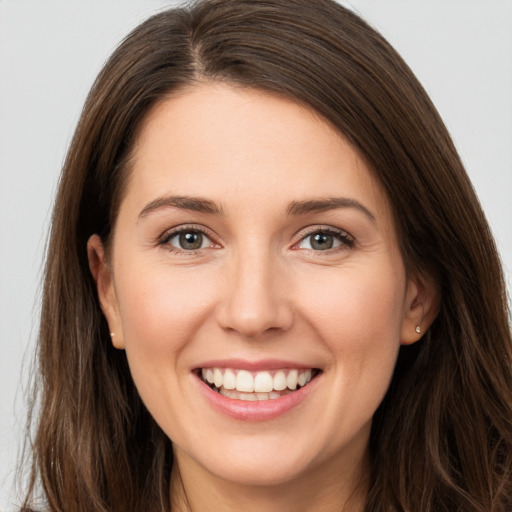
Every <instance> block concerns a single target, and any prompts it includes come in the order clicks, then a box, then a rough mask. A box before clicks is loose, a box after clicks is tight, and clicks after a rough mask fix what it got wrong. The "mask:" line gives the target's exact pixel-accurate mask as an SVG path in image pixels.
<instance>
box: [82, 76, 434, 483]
mask: <svg viewBox="0 0 512 512" xmlns="http://www.w3.org/2000/svg"><path fill="white" fill-rule="evenodd" d="M89 254H90V259H91V267H92V269H93V273H94V274H95V277H96V280H97V284H98V289H99V294H100V299H101V302H102V307H103V309H104V312H105V314H106V316H107V319H108V322H109V326H110V329H111V330H112V331H113V332H114V338H113V340H114V344H115V345H116V346H117V347H119V348H124V349H125V350H126V356H127V358H128V362H129V365H130V369H131V372H132V375H133V379H134V381H135V384H136V386H137V389H138V391H139V393H140V395H141V397H142V399H143V401H144V403H145V405H146V406H147V408H148V410H149V411H150V413H151V414H152V415H153V417H154V418H155V420H156V421H157V423H158V424H159V425H160V426H161V428H162V429H163V430H164V431H165V432H166V434H167V435H168V436H169V437H170V438H171V440H172V441H173V445H174V448H175V454H176V457H177V461H178V464H179V466H180V469H181V471H182V472H184V471H189V472H190V471H192V472H194V471H195V472H196V473H201V472H207V473H208V474H210V475H213V476H214V477H217V478H221V479H225V480H229V481H231V482H239V483H249V484H259V485H262V484H263V485H265V484H277V483H283V482H290V481H292V480H294V479H297V478H300V477H303V476H305V475H308V474H309V475H311V474H316V475H324V476H325V475H327V474H329V475H331V474H334V473H332V471H333V470H336V471H338V472H339V471H342V472H343V471H347V472H351V471H354V468H356V467H357V466H358V465H359V464H361V463H362V461H363V460H364V457H365V453H366V448H367V445H368V436H369V432H370V424H371V420H372V415H373V414H374V412H375V410H376V408H377V407H378V405H379V403H380V402H381V400H382V398H383V396H384V394H385V392H386V390H387V387H388V384H389V382H390V379H391V376H392V373H393V368H394V365H395V361H396V357H397V352H398V349H399V346H400V344H401V343H412V342H414V341H416V340H417V339H418V338H419V337H420V335H419V334H417V333H416V332H415V327H416V325H418V324H420V323H421V320H422V317H423V313H424V312H423V306H422V304H421V291H420V288H419V287H418V286H417V285H416V284H415V282H414V281H412V280H408V279H407V278H406V273H405V270H404V263H403V261H402V257H401V255H400V252H399V248H398V244H397V237H396V233H395V229H394V224H393V219H392V215H391V210H390V206H389V204H388V201H387V199H386V196H385V194H384V193H383V191H382V189H381V187H380V185H379V184H378V183H377V181H376V180H375V179H374V178H373V177H372V175H371V173H370V172H369V170H368V167H367V166H366V164H365V162H364V161H363V160H362V159H361V158H360V157H359V155H358V154H357V152H356V151H354V149H353V148H352V147H351V146H350V144H348V143H347V141H346V140H345V139H344V138H343V137H341V136H340V135H339V134H338V133H336V132H335V131H334V130H333V129H332V128H331V127H330V125H329V124H327V123H326V122H325V121H323V120H322V119H321V118H319V116H316V115H315V114H314V113H312V112H311V111H310V110H308V109H306V108H304V107H301V106H299V105H297V104H296V103H293V102H291V101H288V100H286V99H282V98H278V97H275V96H272V95H267V94H264V93H260V92H255V91H252V90H247V89H240V88H234V87H230V86H228V85H221V84H213V85H212V84H208V85H200V86H196V87H195V88H190V89H187V90H185V91H182V92H181V93H180V94H176V95H175V96H173V97H172V98H171V99H168V100H166V101H164V102H162V103H160V104H159V105H157V106H156V107H155V108H154V109H153V111H152V112H151V114H150V115H149V117H148V118H147V119H146V121H145V122H144V124H143V126H142V128H141V131H140V134H139V137H138V139H137V142H136V144H135V148H134V158H133V161H132V167H131V171H130V175H129V178H128V181H127V183H126V188H125V191H124V195H123V198H122V203H121V207H120V211H119V216H118V218H117V221H116V224H115V231H114V238H113V245H112V253H111V259H110V261H109V262H107V261H105V259H104V255H103V250H102V247H101V242H100V241H99V238H98V237H96V236H95V237H93V238H91V240H90V243H89ZM205 380H210V381H214V382H213V383H208V382H205ZM214 387H215V389H212V388H214ZM254 388H256V391H251V390H253V389H254ZM296 388H300V389H296Z"/></svg>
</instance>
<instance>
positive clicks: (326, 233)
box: [297, 229, 354, 251]
mask: <svg viewBox="0 0 512 512" xmlns="http://www.w3.org/2000/svg"><path fill="white" fill-rule="evenodd" d="M342 246H346V247H353V246H354V241H353V239H352V238H351V237H350V236H349V235H348V234H347V233H345V232H343V231H334V230H328V229H322V230H317V231H315V232H313V233H310V234H308V235H306V236H305V237H303V238H302V239H301V241H300V242H299V243H298V244H297V247H298V248H299V249H307V250H312V251H328V250H330V249H336V248H338V247H342Z"/></svg>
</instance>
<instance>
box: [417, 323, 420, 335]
mask: <svg viewBox="0 0 512 512" xmlns="http://www.w3.org/2000/svg"><path fill="white" fill-rule="evenodd" d="M416 332H417V333H418V334H421V327H420V326H419V325H417V326H416Z"/></svg>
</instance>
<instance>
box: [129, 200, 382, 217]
mask: <svg viewBox="0 0 512 512" xmlns="http://www.w3.org/2000/svg"><path fill="white" fill-rule="evenodd" d="M166 207H173V208H178V209H180V210H190V211H194V212H199V213H205V214H208V215H223V214H224V212H223V210H222V207H221V206H218V205H217V204H216V203H214V202H213V201H211V200H210V199H205V198H202V197H189V196H172V195H171V196H163V197H158V198H157V199H154V200H153V201H151V202H149V203H148V204H147V205H146V206H144V208H143V209H142V210H141V212H140V213H139V220H140V219H143V218H144V217H147V216H148V215H149V214H151V213H152V212H154V211H156V210H159V209H161V208H166ZM337 208H353V209H356V210H359V211H360V212H362V213H364V214H365V215H366V216H367V217H368V218H369V219H370V220H371V221H372V222H376V218H375V215H374V214H373V213H372V212H371V211H370V210H369V209H368V208H366V206H364V205H363V204H361V203H360V202H359V201H356V200H355V199H351V198H347V197H328V198H320V199H309V200H305V201H292V202H291V203H290V204H289V205H288V208H287V209H286V212H287V214H288V215H292V216H299V215H306V214H308V213H317V212H325V211H327V210H334V209H337Z"/></svg>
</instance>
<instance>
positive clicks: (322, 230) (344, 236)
mask: <svg viewBox="0 0 512 512" xmlns="http://www.w3.org/2000/svg"><path fill="white" fill-rule="evenodd" d="M300 235H301V236H300V240H299V241H298V242H297V243H295V244H294V246H293V247H297V246H298V245H299V244H301V243H303V242H304V241H305V240H307V239H308V238H311V237H313V236H314V235H330V236H332V237H334V238H335V239H337V240H338V241H339V242H340V245H339V246H337V247H333V248H329V249H323V250H315V249H305V250H307V251H310V252H312V253H315V254H318V255H319V253H324V254H331V253H333V252H336V251H340V250H346V249H353V248H354V247H355V244H356V243H355V240H354V238H353V237H352V236H351V235H349V234H348V233H347V232H346V231H343V230H342V229H335V228H332V227H324V226H313V227H311V228H308V229H307V231H303V232H302V233H301V234H300Z"/></svg>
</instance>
